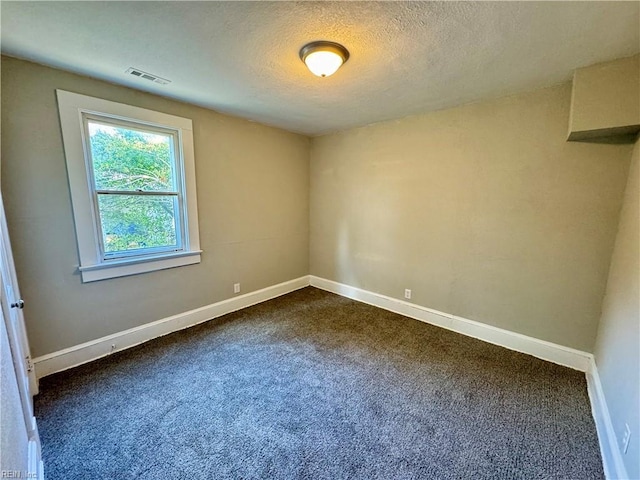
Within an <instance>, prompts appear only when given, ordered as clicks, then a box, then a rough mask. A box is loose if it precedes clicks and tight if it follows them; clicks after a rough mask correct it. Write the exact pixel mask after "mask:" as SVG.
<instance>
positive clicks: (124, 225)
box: [88, 120, 179, 255]
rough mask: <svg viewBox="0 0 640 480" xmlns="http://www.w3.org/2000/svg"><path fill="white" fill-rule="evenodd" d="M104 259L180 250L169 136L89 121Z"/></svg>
mask: <svg viewBox="0 0 640 480" xmlns="http://www.w3.org/2000/svg"><path fill="white" fill-rule="evenodd" d="M88 130H89V136H90V145H91V156H92V163H93V174H94V180H95V191H96V195H97V205H98V211H99V216H100V225H101V229H102V241H103V245H104V252H105V254H111V255H113V254H116V253H117V252H127V251H131V250H140V249H157V248H162V247H166V248H174V249H177V248H178V247H179V236H178V231H177V227H176V226H177V225H178V224H179V223H178V222H177V221H176V220H177V217H178V215H179V205H178V188H177V184H176V183H177V178H176V174H175V160H174V146H173V136H172V135H170V134H163V133H156V132H146V131H140V130H137V129H128V128H124V127H122V126H115V125H109V124H104V123H100V122H96V121H93V120H89V122H88Z"/></svg>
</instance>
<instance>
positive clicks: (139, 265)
mask: <svg viewBox="0 0 640 480" xmlns="http://www.w3.org/2000/svg"><path fill="white" fill-rule="evenodd" d="M201 253H202V250H194V251H190V252H178V253H170V254H164V255H154V256H148V257H144V258H140V257H138V258H125V259H119V260H108V261H106V262H104V263H99V264H96V265H81V266H79V267H78V270H79V271H80V274H81V275H82V283H87V282H96V281H98V280H106V279H108V278H117V277H126V276H128V275H137V274H139V273H147V272H153V271H156V270H164V269H167V268H174V267H182V266H185V265H193V264H195V263H200V254H201Z"/></svg>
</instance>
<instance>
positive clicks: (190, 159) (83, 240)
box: [56, 90, 202, 282]
mask: <svg viewBox="0 0 640 480" xmlns="http://www.w3.org/2000/svg"><path fill="white" fill-rule="evenodd" d="M56 95H57V98H58V111H59V114H60V124H61V127H62V137H63V143H64V151H65V157H66V162H67V174H68V178H69V187H70V191H71V203H72V207H73V215H74V221H75V227H76V238H77V242H78V254H79V259H80V264H79V265H78V270H79V272H80V274H81V276H82V281H83V282H93V281H96V280H103V279H107V278H115V277H121V276H126V275H135V274H138V273H145V272H151V271H154V270H161V269H165V268H173V267H178V266H182V265H192V264H195V263H199V262H200V254H201V253H202V250H200V236H199V230H198V214H197V198H196V180H195V159H194V148H193V125H192V122H191V120H190V119H187V118H183V117H178V116H175V115H169V114H166V113H161V112H156V111H153V110H147V109H145V108H140V107H134V106H131V105H126V104H123V103H116V102H112V101H109V100H104V99H100V98H95V97H89V96H86V95H80V94H77V93H72V92H67V91H64V90H56ZM94 117H98V118H97V120H98V121H101V120H104V121H109V120H112V121H115V122H123V123H127V122H129V123H131V124H133V126H135V125H138V126H139V127H147V126H148V127H149V129H150V130H154V129H158V130H160V131H162V132H164V133H166V132H167V131H173V132H176V133H175V134H176V137H175V138H176V139H177V145H174V149H175V154H176V155H177V158H176V163H177V165H176V167H177V169H180V167H181V169H182V171H181V172H176V174H177V175H178V178H177V180H178V181H180V182H182V192H183V198H182V199H181V200H182V206H181V208H180V207H179V208H180V215H181V222H180V225H177V228H178V229H183V230H182V232H181V235H182V250H178V251H176V250H175V249H172V250H169V251H166V252H147V253H145V254H143V255H138V256H134V255H123V256H118V257H112V258H108V257H107V256H106V255H105V256H104V258H103V256H102V252H101V248H100V244H101V243H100V242H101V241H102V239H101V238H99V235H100V230H99V218H98V217H97V211H96V210H95V209H96V208H97V205H96V204H95V200H94V195H95V189H94V187H93V185H94V179H93V173H92V172H91V166H90V165H89V164H88V161H90V158H91V157H90V155H91V153H90V149H89V143H88V138H86V131H85V125H86V120H85V119H86V118H94ZM178 203H179V204H180V201H179V202H178Z"/></svg>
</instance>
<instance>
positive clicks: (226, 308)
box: [33, 275, 627, 479]
mask: <svg viewBox="0 0 640 480" xmlns="http://www.w3.org/2000/svg"><path fill="white" fill-rule="evenodd" d="M309 285H312V286H314V287H316V288H320V289H322V290H326V291H328V292H332V293H336V294H338V295H341V296H343V297H347V298H351V299H353V300H356V301H359V302H363V303H366V304H369V305H373V306H375V307H379V308H382V309H384V310H388V311H391V312H394V313H398V314H400V315H404V316H406V317H409V318H413V319H415V320H419V321H422V322H425V323H429V324H432V325H436V326H438V327H442V328H446V329H448V330H452V331H454V332H457V333H461V334H463V335H467V336H469V337H473V338H477V339H479V340H483V341H485V342H489V343H492V344H494V345H499V346H501V347H504V348H508V349H509V350H515V351H517V352H521V353H526V354H529V355H533V356H534V357H537V358H540V359H542V360H546V361H549V362H553V363H557V364H559V365H563V366H566V367H569V368H573V369H575V370H579V371H581V372H585V373H586V377H587V388H588V392H589V398H590V401H591V408H592V413H593V418H594V420H595V424H596V429H597V432H598V440H599V442H600V449H601V451H602V459H603V466H604V471H605V475H606V478H607V479H618V478H627V474H626V469H625V467H624V463H623V461H622V454H621V453H620V449H619V447H618V442H617V440H616V435H615V432H614V429H613V425H612V423H611V417H610V416H609V409H608V408H607V403H606V400H605V397H604V393H603V390H602V385H601V383H600V378H599V376H598V370H597V368H596V364H595V360H594V357H593V355H592V354H590V353H587V352H583V351H580V350H575V349H573V348H569V347H565V346H562V345H557V344H555V343H551V342H547V341H544V340H539V339H537V338H533V337H528V336H526V335H522V334H519V333H515V332H511V331H509V330H504V329H502V328H497V327H493V326H491V325H487V324H484V323H480V322H476V321H474V320H469V319H466V318H462V317H458V316H456V315H451V314H449V313H444V312H440V311H438V310H433V309H431V308H427V307H423V306H421V305H416V304H414V303H409V302H405V301H404V300H399V299H397V298H391V297H387V296H386V295H382V294H379V293H374V292H370V291H367V290H363V289H361V288H357V287H352V286H350V285H345V284H343V283H338V282H334V281H333V280H327V279H324V278H320V277H316V276H314V275H306V276H303V277H300V278H296V279H294V280H290V281H288V282H283V283H279V284H277V285H273V286H271V287H267V288H263V289H262V290H256V291H255V292H250V293H246V294H244V295H239V296H237V297H233V298H229V299H227V300H222V301H220V302H217V303H213V304H211V305H206V306H204V307H200V308H196V309H194V310H190V311H188V312H184V313H180V314H178V315H173V316H171V317H167V318H163V319H161V320H157V321H155V322H151V323H147V324H145V325H141V326H139V327H135V328H131V329H129V330H125V331H123V332H119V333H115V334H113V335H108V336H106V337H102V338H99V339H97V340H92V341H90V342H86V343H83V344H80V345H76V346H74V347H70V348H66V349H64V350H60V351H58V352H54V353H50V354H47V355H43V356H41V357H37V358H35V359H34V360H33V363H34V365H35V369H36V376H37V378H38V379H40V378H42V377H45V376H47V375H51V374H53V373H56V372H60V371H63V370H67V369H69V368H72V367H75V366H78V365H82V364H83V363H87V362H90V361H92V360H97V359H99V358H101V357H104V356H107V355H109V354H111V353H113V352H116V351H120V350H124V349H127V348H130V347H133V346H135V345H139V344H141V343H144V342H147V341H149V340H152V339H154V338H157V337H161V336H163V335H167V334H169V333H172V332H175V331H178V330H183V329H185V328H188V327H191V326H193V325H197V324H199V323H202V322H206V321H208V320H211V319H214V318H217V317H220V316H222V315H226V314H227V313H231V312H235V311H237V310H241V309H243V308H246V307H250V306H252V305H255V304H258V303H261V302H265V301H267V300H271V299H272V298H276V297H279V296H281V295H285V294H287V293H290V292H293V291H295V290H298V289H300V288H304V287H307V286H309ZM113 345H115V348H112V346H113Z"/></svg>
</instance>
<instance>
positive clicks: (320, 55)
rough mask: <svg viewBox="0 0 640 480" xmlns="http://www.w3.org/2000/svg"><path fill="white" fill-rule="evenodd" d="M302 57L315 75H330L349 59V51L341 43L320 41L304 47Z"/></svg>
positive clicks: (301, 52) (301, 50)
mask: <svg viewBox="0 0 640 480" xmlns="http://www.w3.org/2000/svg"><path fill="white" fill-rule="evenodd" d="M300 59H301V60H302V61H303V62H304V63H305V65H306V66H307V68H308V69H309V70H310V71H311V73H313V74H314V75H317V76H318V77H328V76H329V75H333V74H334V73H336V71H337V70H338V69H339V68H340V67H341V66H342V64H343V63H344V62H346V61H347V60H348V59H349V52H348V50H347V49H346V48H344V47H343V46H342V45H340V44H339V43H334V42H325V41H318V42H311V43H308V44H307V45H305V46H304V47H302V49H300Z"/></svg>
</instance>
